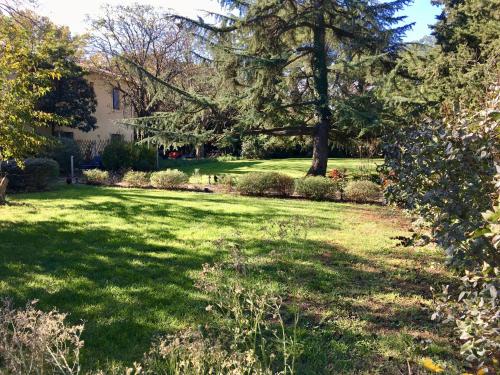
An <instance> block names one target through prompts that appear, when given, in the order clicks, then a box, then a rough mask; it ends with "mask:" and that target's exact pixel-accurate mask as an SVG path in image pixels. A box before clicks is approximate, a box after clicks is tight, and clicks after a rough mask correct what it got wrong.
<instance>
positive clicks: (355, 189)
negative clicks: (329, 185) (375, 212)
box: [344, 180, 380, 202]
mask: <svg viewBox="0 0 500 375" xmlns="http://www.w3.org/2000/svg"><path fill="white" fill-rule="evenodd" d="M344 196H345V197H346V198H347V199H349V200H352V201H355V202H373V201H377V200H379V199H380V187H379V186H378V185H377V184H376V183H374V182H371V181H366V180H358V181H351V182H349V183H348V184H347V185H346V187H345V189H344Z"/></svg>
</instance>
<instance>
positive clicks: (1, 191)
mask: <svg viewBox="0 0 500 375" xmlns="http://www.w3.org/2000/svg"><path fill="white" fill-rule="evenodd" d="M8 183H9V179H8V178H7V177H1V178H0V204H5V202H6V200H5V195H6V194H7V185H8Z"/></svg>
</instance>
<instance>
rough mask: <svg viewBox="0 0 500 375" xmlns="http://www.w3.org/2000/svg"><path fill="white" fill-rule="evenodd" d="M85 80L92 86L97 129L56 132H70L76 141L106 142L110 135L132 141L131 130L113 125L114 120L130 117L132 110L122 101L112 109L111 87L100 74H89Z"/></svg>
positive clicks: (70, 129)
mask: <svg viewBox="0 0 500 375" xmlns="http://www.w3.org/2000/svg"><path fill="white" fill-rule="evenodd" d="M86 78H87V80H88V81H89V82H90V83H91V84H92V85H93V86H94V91H95V95H96V99H97V107H96V112H95V113H94V116H95V117H96V119H97V123H96V125H97V128H96V129H95V130H91V131H89V132H82V131H81V130H78V129H72V128H66V127H62V128H60V129H58V130H60V131H63V132H72V133H73V138H74V139H75V140H77V141H79V140H88V141H107V140H109V139H110V138H111V135H112V134H121V135H122V136H123V138H124V140H126V141H132V140H133V134H134V133H133V130H132V129H130V128H128V127H126V126H124V125H119V124H116V123H115V121H116V120H120V119H124V118H130V117H132V116H133V111H132V109H131V108H130V107H127V106H125V103H124V102H123V100H121V103H120V109H118V110H115V109H113V86H112V85H110V84H108V83H107V82H106V81H105V80H104V79H103V78H102V76H101V75H100V74H98V73H89V74H88V75H87V76H86ZM120 99H121V98H120Z"/></svg>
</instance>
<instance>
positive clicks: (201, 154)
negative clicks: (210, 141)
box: [195, 143, 205, 159]
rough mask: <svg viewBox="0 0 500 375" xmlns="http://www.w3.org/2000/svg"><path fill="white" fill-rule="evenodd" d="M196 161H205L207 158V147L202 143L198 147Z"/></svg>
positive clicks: (196, 148)
mask: <svg viewBox="0 0 500 375" xmlns="http://www.w3.org/2000/svg"><path fill="white" fill-rule="evenodd" d="M195 150H196V159H203V158H204V157H205V145H204V144H203V143H202V144H200V145H196V147H195Z"/></svg>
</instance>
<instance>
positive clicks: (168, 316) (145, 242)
mask: <svg viewBox="0 0 500 375" xmlns="http://www.w3.org/2000/svg"><path fill="white" fill-rule="evenodd" d="M10 202H11V204H10V205H8V206H4V207H0V296H10V297H13V298H14V299H15V301H16V302H17V303H18V304H24V303H25V302H26V301H28V300H31V299H38V300H40V302H39V306H40V307H41V308H43V309H50V308H52V307H57V308H58V309H59V310H60V311H64V312H69V313H70V317H69V319H70V320H71V321H73V322H79V321H81V320H83V321H85V332H84V337H83V338H84V340H85V349H84V351H83V363H84V366H85V368H86V369H89V368H97V367H99V368H104V369H111V368H113V367H116V366H122V365H127V364H128V365H130V364H131V363H132V362H133V361H134V360H139V359H140V358H141V356H142V353H144V352H145V351H147V350H148V348H149V346H150V343H151V340H152V339H153V338H154V337H155V336H156V335H158V334H166V333H173V332H175V331H177V330H179V329H183V328H186V327H196V326H198V325H200V324H203V323H204V322H205V321H206V319H207V314H206V311H205V309H204V307H205V306H206V304H207V300H206V296H205V295H203V294H202V293H201V292H199V291H198V290H197V289H196V288H195V286H194V284H195V282H196V280H197V278H198V276H199V271H200V270H201V268H202V265H203V264H204V263H213V262H216V261H219V260H221V259H224V258H225V257H227V256H228V254H226V253H225V252H224V251H223V250H221V249H220V248H218V247H217V246H216V245H215V244H214V242H213V241H214V240H216V239H218V238H220V237H226V238H227V237H231V236H232V235H233V233H234V231H235V230H238V231H240V232H241V240H242V241H244V243H245V244H246V245H245V252H246V254H247V256H248V257H249V259H250V262H252V259H254V260H255V262H254V263H255V264H254V267H258V270H259V272H256V273H254V276H253V277H254V278H255V283H256V284H257V283H259V284H261V285H262V284H263V285H265V287H266V288H268V289H269V290H273V291H279V292H280V293H282V294H284V296H285V297H286V300H293V303H294V304H297V305H298V306H299V307H300V310H301V320H300V326H299V335H300V338H301V340H302V342H303V343H304V354H303V355H302V357H301V359H300V363H299V374H328V373H330V374H353V373H366V374H373V373H381V374H399V373H400V371H403V373H407V366H408V363H407V360H408V361H409V363H410V364H411V366H412V367H414V368H415V366H418V358H419V357H421V356H424V355H425V356H431V357H432V358H434V359H435V360H437V361H441V362H440V363H448V366H452V362H453V355H452V350H451V347H450V344H449V343H448V342H447V339H446V338H445V337H443V335H442V334H440V333H439V331H438V330H437V327H436V326H434V325H433V323H431V322H430V321H429V311H428V309H429V308H430V306H431V300H430V293H429V285H435V284H438V283H440V282H445V281H446V279H447V277H448V275H447V273H446V271H445V269H444V267H443V266H442V256H441V254H440V253H439V252H437V251H436V250H433V249H430V248H404V247H398V246H397V242H398V241H397V240H395V239H392V237H394V236H398V235H406V234H407V223H406V221H405V219H404V218H403V217H402V216H401V214H400V213H399V212H397V211H395V210H394V209H391V208H387V207H380V206H371V205H355V204H345V203H328V202H309V201H301V200H279V199H264V198H249V197H240V196H233V195H219V194H203V193H187V192H167V191H155V190H140V189H119V188H99V187H87V186H74V187H61V188H59V189H58V190H55V191H51V192H44V193H36V194H26V195H17V196H11V197H10ZM295 217H303V218H305V219H306V221H307V222H309V223H312V227H311V229H310V231H309V233H308V236H307V238H298V239H296V240H293V241H289V242H286V243H283V242H280V241H278V240H276V241H275V242H273V241H272V240H271V241H269V239H268V238H265V232H266V227H269V224H270V223H272V222H273V221H274V220H286V219H291V218H295ZM278 246H279V247H281V248H282V249H283V248H284V249H286V250H285V251H287V252H288V254H289V255H285V256H284V257H281V258H280V259H279V260H276V257H275V255H273V254H274V253H273V249H276V247H278ZM424 340H431V341H430V342H426V343H423V342H424ZM449 368H451V367H449Z"/></svg>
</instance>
